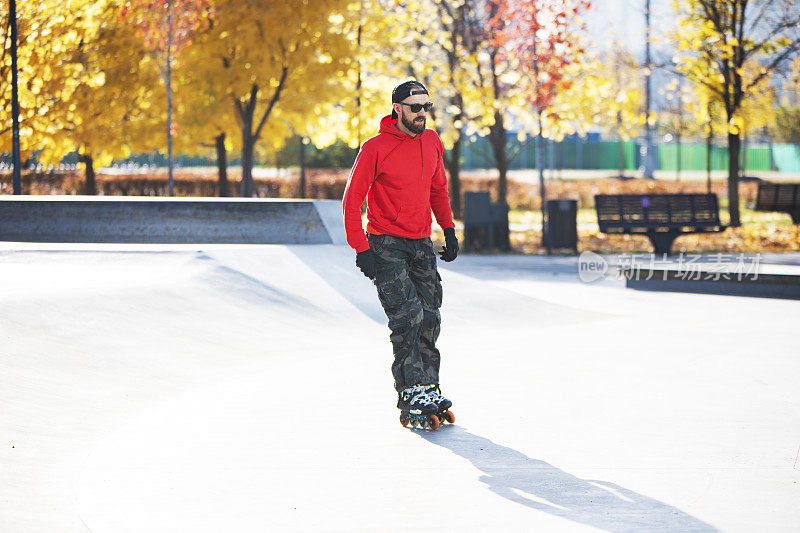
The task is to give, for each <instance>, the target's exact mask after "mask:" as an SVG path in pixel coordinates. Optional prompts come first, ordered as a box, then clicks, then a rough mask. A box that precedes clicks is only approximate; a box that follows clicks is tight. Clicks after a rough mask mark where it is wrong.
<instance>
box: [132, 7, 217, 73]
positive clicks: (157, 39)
mask: <svg viewBox="0 0 800 533" xmlns="http://www.w3.org/2000/svg"><path fill="white" fill-rule="evenodd" d="M212 15H213V8H212V7H211V5H210V4H209V2H208V0H130V1H128V2H126V3H125V4H124V5H123V6H122V8H121V9H120V18H122V19H123V20H125V21H127V22H129V23H131V24H133V25H134V26H135V27H136V29H137V33H138V35H139V36H140V37H141V38H142V39H143V41H144V44H145V46H146V47H147V48H148V49H149V50H152V51H153V52H155V53H156V54H158V55H161V56H165V55H166V54H167V51H168V50H169V51H170V52H171V53H170V58H168V60H171V59H172V58H173V57H176V56H177V55H178V54H179V53H180V50H181V49H182V48H183V47H184V46H186V45H187V44H189V42H190V39H191V37H192V35H193V34H194V32H195V31H197V30H198V29H203V28H205V27H207V25H208V23H209V20H210V19H211V17H212Z"/></svg>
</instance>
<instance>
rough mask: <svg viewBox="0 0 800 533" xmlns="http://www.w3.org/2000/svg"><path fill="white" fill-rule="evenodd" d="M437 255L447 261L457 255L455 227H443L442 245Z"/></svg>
mask: <svg viewBox="0 0 800 533" xmlns="http://www.w3.org/2000/svg"><path fill="white" fill-rule="evenodd" d="M439 255H440V256H441V258H442V261H447V262H448V263H449V262H450V261H452V260H453V259H455V258H456V257H458V239H457V238H456V230H455V229H453V228H445V229H444V246H442V250H441V251H440V252H439Z"/></svg>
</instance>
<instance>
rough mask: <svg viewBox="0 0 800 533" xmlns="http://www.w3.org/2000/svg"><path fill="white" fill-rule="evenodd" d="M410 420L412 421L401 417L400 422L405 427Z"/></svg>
mask: <svg viewBox="0 0 800 533" xmlns="http://www.w3.org/2000/svg"><path fill="white" fill-rule="evenodd" d="M409 422H411V421H410V420H409V419H408V418H403V417H402V416H401V417H400V423H401V424H403V427H408V424H409Z"/></svg>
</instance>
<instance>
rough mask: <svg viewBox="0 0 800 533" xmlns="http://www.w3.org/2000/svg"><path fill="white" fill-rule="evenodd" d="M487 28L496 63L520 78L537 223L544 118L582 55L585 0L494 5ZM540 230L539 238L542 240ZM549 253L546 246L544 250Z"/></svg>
mask: <svg viewBox="0 0 800 533" xmlns="http://www.w3.org/2000/svg"><path fill="white" fill-rule="evenodd" d="M495 5H496V6H497V11H496V12H495V13H493V16H492V25H493V27H494V28H496V29H497V30H498V31H497V32H496V34H495V43H496V44H497V45H498V47H499V50H498V52H499V53H498V55H497V56H496V60H498V61H502V62H508V63H510V64H511V65H513V66H514V67H515V69H516V70H517V71H518V73H519V74H520V78H519V80H518V82H517V83H518V84H519V85H520V87H521V88H522V90H523V94H524V97H525V99H526V101H527V102H528V103H529V104H530V105H531V106H533V111H534V113H535V115H536V119H537V126H538V127H537V138H538V142H537V145H536V146H537V154H536V160H537V166H538V170H539V194H540V197H541V203H542V205H541V209H542V220H546V218H545V209H546V205H545V198H546V192H545V182H544V154H543V151H542V149H543V140H544V138H545V137H544V118H545V117H547V116H548V115H551V116H550V118H552V119H554V120H556V121H557V120H558V117H557V116H552V110H551V107H552V104H553V101H554V99H555V97H556V95H557V94H558V93H559V92H562V91H567V90H569V89H570V88H571V87H572V84H573V82H574V80H573V79H570V78H567V77H565V72H566V67H567V65H569V64H570V63H572V62H574V61H578V60H579V56H580V55H581V54H582V53H583V50H582V49H581V48H580V47H579V44H578V43H579V39H577V38H576V36H577V35H578V34H579V33H581V32H582V31H584V30H585V25H584V23H583V22H582V19H581V15H582V14H583V13H584V12H585V11H586V10H588V9H589V7H590V5H591V3H590V2H589V0H547V1H545V0H503V1H500V0H496V3H495ZM546 234H547V233H546V225H545V226H544V235H546ZM548 248H549V245H548Z"/></svg>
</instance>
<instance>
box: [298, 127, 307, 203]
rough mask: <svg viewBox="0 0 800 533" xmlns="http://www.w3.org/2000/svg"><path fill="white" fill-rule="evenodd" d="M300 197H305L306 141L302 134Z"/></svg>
mask: <svg viewBox="0 0 800 533" xmlns="http://www.w3.org/2000/svg"><path fill="white" fill-rule="evenodd" d="M299 157H300V198H305V197H306V143H305V139H304V138H303V136H302V135H301V136H300V150H299Z"/></svg>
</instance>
